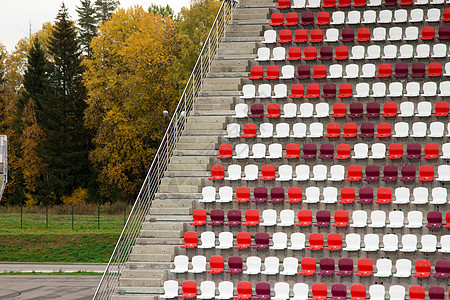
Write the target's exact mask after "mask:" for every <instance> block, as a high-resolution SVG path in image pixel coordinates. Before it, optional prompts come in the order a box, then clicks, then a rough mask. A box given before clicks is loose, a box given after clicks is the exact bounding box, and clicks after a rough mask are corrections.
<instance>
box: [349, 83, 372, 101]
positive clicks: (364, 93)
mask: <svg viewBox="0 0 450 300" xmlns="http://www.w3.org/2000/svg"><path fill="white" fill-rule="evenodd" d="M355 90H356V95H354V96H353V97H356V98H367V97H369V92H370V86H369V84H368V83H367V82H360V83H357V84H356V86H355Z"/></svg>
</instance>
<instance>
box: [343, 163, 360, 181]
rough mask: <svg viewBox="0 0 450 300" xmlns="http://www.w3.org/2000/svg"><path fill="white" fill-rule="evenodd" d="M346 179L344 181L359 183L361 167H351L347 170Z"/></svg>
mask: <svg viewBox="0 0 450 300" xmlns="http://www.w3.org/2000/svg"><path fill="white" fill-rule="evenodd" d="M347 173H348V178H346V179H345V180H346V181H360V180H361V177H362V167H361V166H360V165H351V166H348V169H347Z"/></svg>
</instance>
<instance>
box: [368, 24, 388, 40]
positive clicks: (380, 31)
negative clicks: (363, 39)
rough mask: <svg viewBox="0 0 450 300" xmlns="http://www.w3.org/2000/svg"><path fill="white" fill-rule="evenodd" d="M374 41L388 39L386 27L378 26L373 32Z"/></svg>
mask: <svg viewBox="0 0 450 300" xmlns="http://www.w3.org/2000/svg"><path fill="white" fill-rule="evenodd" d="M371 40H372V41H374V42H380V41H384V40H386V28H384V27H376V28H374V29H373V32H372V39H371Z"/></svg>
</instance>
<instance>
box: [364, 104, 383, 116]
mask: <svg viewBox="0 0 450 300" xmlns="http://www.w3.org/2000/svg"><path fill="white" fill-rule="evenodd" d="M366 111H367V113H366V114H365V116H366V117H368V118H376V117H379V116H380V103H378V102H369V103H367V105H366Z"/></svg>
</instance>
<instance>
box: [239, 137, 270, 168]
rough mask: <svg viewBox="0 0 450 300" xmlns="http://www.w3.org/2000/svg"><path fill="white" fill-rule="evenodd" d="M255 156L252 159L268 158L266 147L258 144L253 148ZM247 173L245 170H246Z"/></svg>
mask: <svg viewBox="0 0 450 300" xmlns="http://www.w3.org/2000/svg"><path fill="white" fill-rule="evenodd" d="M252 153H253V155H251V156H250V158H265V157H266V145H265V144H261V143H257V144H253V146H252ZM244 172H245V170H244Z"/></svg>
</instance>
